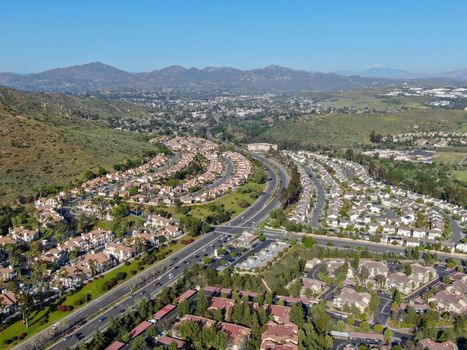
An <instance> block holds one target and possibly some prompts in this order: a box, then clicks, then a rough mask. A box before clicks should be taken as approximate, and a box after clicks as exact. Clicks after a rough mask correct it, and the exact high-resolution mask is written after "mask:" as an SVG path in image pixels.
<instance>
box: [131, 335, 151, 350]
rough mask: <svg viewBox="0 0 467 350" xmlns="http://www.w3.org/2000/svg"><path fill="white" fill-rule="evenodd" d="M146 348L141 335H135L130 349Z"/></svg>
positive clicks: (141, 349) (140, 349)
mask: <svg viewBox="0 0 467 350" xmlns="http://www.w3.org/2000/svg"><path fill="white" fill-rule="evenodd" d="M146 348H147V345H146V340H145V339H144V337H143V336H142V335H139V336H137V337H136V338H135V339H133V341H132V342H131V349H132V350H144V349H146Z"/></svg>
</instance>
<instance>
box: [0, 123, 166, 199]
mask: <svg viewBox="0 0 467 350" xmlns="http://www.w3.org/2000/svg"><path fill="white" fill-rule="evenodd" d="M0 125H1V126H2V127H1V130H0V148H1V150H2V152H1V154H0V162H1V164H2V166H1V167H0V202H12V201H13V200H14V199H15V198H16V197H17V196H18V195H22V196H25V197H26V196H28V195H31V194H34V193H37V192H38V191H39V190H40V189H41V188H43V187H44V186H47V185H54V186H55V185H58V186H67V185H69V184H70V183H71V182H72V181H75V180H78V179H81V178H82V175H83V173H84V172H85V171H86V170H94V171H95V170H97V169H98V168H99V167H103V168H105V169H107V170H111V169H112V165H113V164H115V163H119V162H121V161H123V160H125V159H131V158H135V157H137V156H139V155H141V154H142V153H143V152H144V151H147V150H156V149H157V148H156V146H154V145H152V144H150V143H148V142H146V141H145V140H144V139H143V138H142V137H141V136H138V135H136V134H131V133H125V132H119V131H115V130H112V129H109V128H105V127H101V126H99V125H98V124H96V123H93V122H88V121H83V120H76V121H66V122H65V121H60V120H54V121H47V122H46V121H42V120H35V119H28V118H22V117H12V116H4V115H1V114H0Z"/></svg>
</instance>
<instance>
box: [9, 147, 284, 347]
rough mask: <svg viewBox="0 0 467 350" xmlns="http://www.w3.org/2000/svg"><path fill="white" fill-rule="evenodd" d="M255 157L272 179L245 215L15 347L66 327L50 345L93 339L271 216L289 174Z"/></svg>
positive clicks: (40, 343) (39, 342) (40, 341)
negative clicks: (121, 317) (121, 316)
mask: <svg viewBox="0 0 467 350" xmlns="http://www.w3.org/2000/svg"><path fill="white" fill-rule="evenodd" d="M254 158H255V159H258V160H260V161H261V162H263V164H264V165H265V167H266V172H267V175H268V177H269V181H268V182H267V185H266V188H265V190H264V192H263V194H262V195H261V196H260V197H259V198H258V199H257V200H256V202H254V203H253V204H252V205H251V206H250V207H249V208H247V209H246V210H245V211H244V212H242V214H241V215H239V216H237V217H236V218H234V219H233V220H231V221H230V222H228V223H227V224H226V225H224V226H220V227H218V228H216V230H214V231H212V232H210V233H207V234H205V235H203V236H202V237H201V238H199V239H198V240H196V241H195V242H193V243H192V244H190V245H188V246H186V247H184V248H183V249H181V250H179V251H178V252H176V253H174V254H172V255H171V256H169V257H167V258H166V259H164V260H162V261H161V262H159V263H156V264H154V265H152V266H151V267H149V268H148V269H147V270H145V271H143V272H142V273H141V274H139V275H138V276H135V277H134V278H132V279H130V280H128V281H126V282H124V283H122V284H121V285H119V286H117V287H115V288H114V289H112V290H110V291H109V292H108V293H106V294H104V295H103V296H102V297H100V298H98V299H96V300H94V301H91V302H90V303H89V304H87V305H86V306H84V307H83V308H81V309H79V310H77V311H76V312H74V313H72V314H71V315H69V316H67V317H65V318H64V319H62V320H61V321H60V326H59V329H58V330H56V331H54V330H52V328H51V327H49V328H47V329H46V330H44V331H42V332H40V333H38V334H37V335H35V336H33V337H31V338H29V339H28V340H26V341H25V342H23V343H21V344H19V345H17V346H15V347H14V348H13V349H15V350H19V349H37V348H41V347H44V346H45V345H46V344H48V343H49V342H50V341H51V339H53V338H54V337H55V338H57V337H58V336H59V334H60V333H63V330H65V329H68V331H67V337H65V338H63V335H61V336H60V340H58V341H56V343H55V344H53V345H52V346H50V347H49V348H50V349H53V350H62V349H65V348H72V347H75V346H77V345H78V344H79V343H81V342H83V341H85V340H86V339H89V338H90V337H91V336H92V335H93V334H94V333H95V332H96V331H97V330H103V329H105V328H106V327H107V326H108V323H109V319H111V318H115V317H119V316H120V315H121V314H122V313H123V312H126V311H128V310H129V309H132V308H134V307H135V306H137V305H138V303H139V302H140V300H141V299H142V298H148V297H150V296H153V295H155V294H157V293H159V292H160V291H161V290H162V289H163V288H165V287H167V286H170V285H171V284H172V283H173V282H174V281H175V280H177V279H178V278H179V277H181V276H182V275H183V271H184V270H185V269H186V268H187V267H189V266H191V265H192V264H195V263H199V262H201V261H202V260H203V259H204V257H206V256H209V255H211V254H213V253H214V251H215V250H216V249H217V248H218V247H220V246H222V245H224V244H226V243H228V242H230V241H231V240H233V239H234V235H235V234H237V233H241V232H242V231H243V230H245V229H246V228H248V227H250V228H251V227H254V226H255V225H256V224H257V223H259V222H260V221H262V220H264V219H265V218H267V217H268V215H269V213H270V212H271V211H272V210H274V209H276V208H277V207H278V206H279V204H280V194H281V190H282V189H283V188H285V187H286V186H287V183H288V175H287V173H286V172H285V170H284V169H283V168H282V167H281V166H280V165H278V164H277V163H276V162H274V161H271V160H269V159H266V158H264V157H263V156H260V155H255V156H254ZM136 290H137V291H136ZM60 328H61V329H62V331H60Z"/></svg>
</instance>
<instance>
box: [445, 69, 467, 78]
mask: <svg viewBox="0 0 467 350" xmlns="http://www.w3.org/2000/svg"><path fill="white" fill-rule="evenodd" d="M440 77H446V78H451V79H454V80H457V81H467V69H459V70H455V71H451V72H446V73H443V74H440Z"/></svg>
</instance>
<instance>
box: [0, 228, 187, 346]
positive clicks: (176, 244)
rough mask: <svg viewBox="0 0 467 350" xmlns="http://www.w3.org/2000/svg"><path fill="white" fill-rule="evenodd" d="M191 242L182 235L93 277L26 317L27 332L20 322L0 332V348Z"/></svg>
mask: <svg viewBox="0 0 467 350" xmlns="http://www.w3.org/2000/svg"><path fill="white" fill-rule="evenodd" d="M194 239H195V238H192V237H191V236H188V235H185V236H183V238H181V239H179V240H177V241H172V242H170V243H169V244H168V245H167V246H164V247H162V248H161V249H160V250H159V251H157V252H154V253H150V254H148V255H147V256H146V257H142V256H139V257H137V258H135V259H134V260H133V261H131V262H129V263H126V264H123V265H121V266H118V267H116V268H114V269H112V270H110V271H108V272H107V273H104V274H102V275H100V276H96V277H95V278H94V279H93V280H92V281H90V282H89V283H87V284H86V285H85V286H83V287H82V288H81V289H80V290H79V291H76V292H74V293H69V294H66V295H64V296H63V297H62V298H60V299H59V300H58V301H57V302H56V303H54V304H52V305H49V306H46V307H44V308H43V309H42V310H40V311H38V312H34V313H33V314H32V315H31V316H30V317H29V327H28V328H26V327H25V326H24V325H23V321H22V320H19V321H17V322H15V323H13V324H11V325H10V326H8V327H6V328H4V329H2V330H1V332H0V348H1V349H9V348H11V347H13V346H15V345H17V344H18V343H19V342H20V341H22V340H24V339H26V338H28V337H30V336H32V335H34V334H37V333H38V332H40V331H42V330H44V329H46V328H47V327H50V326H52V325H53V324H54V323H56V322H59V321H60V320H62V319H63V318H64V317H66V316H68V315H70V314H71V313H72V312H73V311H75V310H77V309H79V308H81V307H83V306H84V305H86V303H88V302H90V301H92V300H95V299H97V298H99V297H100V296H102V295H103V294H105V293H106V292H107V291H109V290H110V289H112V288H114V287H115V286H116V285H118V284H121V283H122V282H124V281H126V280H128V279H130V278H131V277H134V276H136V275H137V274H139V273H140V272H142V271H143V270H145V269H147V268H148V267H150V266H151V265H153V264H154V263H156V262H159V261H161V260H162V259H164V258H165V257H167V256H168V255H169V254H172V253H175V252H176V251H178V250H180V249H181V248H183V247H184V246H185V245H187V244H190V243H192V242H193V240H194Z"/></svg>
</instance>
